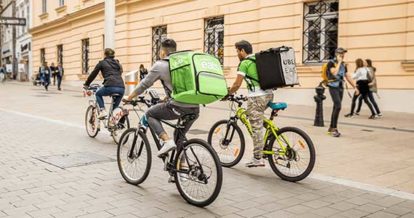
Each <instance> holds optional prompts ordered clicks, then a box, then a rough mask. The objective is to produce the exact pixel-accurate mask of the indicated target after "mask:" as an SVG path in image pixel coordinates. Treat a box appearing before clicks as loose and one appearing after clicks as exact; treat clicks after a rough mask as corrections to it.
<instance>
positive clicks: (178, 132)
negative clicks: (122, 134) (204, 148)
mask: <svg viewBox="0 0 414 218" xmlns="http://www.w3.org/2000/svg"><path fill="white" fill-rule="evenodd" d="M145 105H146V106H147V107H151V106H152V104H151V103H150V102H145ZM140 109H141V108H140ZM134 111H135V113H136V114H137V116H138V119H139V120H140V123H139V125H138V128H137V132H135V135H134V140H133V144H132V147H131V151H133V150H134V149H135V145H136V140H137V138H138V137H137V135H138V131H142V132H143V133H144V134H147V132H148V129H149V130H150V133H151V135H152V138H153V139H154V142H155V145H156V146H157V149H158V150H160V149H161V143H160V139H159V137H158V136H157V134H156V133H155V131H154V130H153V129H152V128H150V127H149V126H148V125H142V122H141V119H142V118H143V117H141V116H139V114H138V112H136V110H134ZM141 111H143V110H142V109H141ZM144 116H145V115H144ZM161 122H162V123H164V124H166V125H168V126H170V127H172V128H174V129H175V131H174V139H175V143H176V144H177V149H176V150H173V151H172V153H171V156H169V160H168V161H167V162H166V161H165V157H163V158H162V159H163V161H164V163H165V164H166V165H165V166H166V170H167V171H168V172H169V173H170V175H171V176H172V175H173V174H174V173H187V174H188V173H189V170H177V169H176V166H174V165H173V164H174V163H175V160H177V159H178V158H179V157H178V154H180V153H181V151H182V150H184V148H183V146H182V145H183V144H182V143H178V142H179V141H178V139H180V138H181V139H183V141H182V142H183V143H184V142H185V141H187V138H186V137H185V134H184V132H183V130H184V128H185V126H184V124H183V123H182V122H183V121H182V120H181V119H179V121H178V123H177V124H173V123H170V122H168V121H165V120H161ZM143 147H144V141H142V142H141V144H140V147H139V148H138V154H137V155H138V157H139V156H140V155H141V152H142V149H143ZM190 150H191V152H192V153H193V155H194V157H195V158H196V161H197V163H198V164H199V165H200V166H201V164H200V160H199V159H198V157H197V155H195V153H194V150H193V148H190ZM129 155H130V158H132V157H133V152H130V154H129ZM184 157H185V159H186V161H187V163H190V162H189V159H188V155H187V154H186V150H184ZM200 172H201V173H202V174H204V170H203V167H200Z"/></svg>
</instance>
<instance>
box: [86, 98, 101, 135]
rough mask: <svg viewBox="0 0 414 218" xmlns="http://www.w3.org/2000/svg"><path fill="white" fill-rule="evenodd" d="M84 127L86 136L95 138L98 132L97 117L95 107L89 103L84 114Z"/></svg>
mask: <svg viewBox="0 0 414 218" xmlns="http://www.w3.org/2000/svg"><path fill="white" fill-rule="evenodd" d="M85 127H86V132H87V133H88V136H89V137H91V138H95V137H96V135H98V132H99V119H98V112H97V110H96V107H94V106H92V105H90V106H89V107H88V109H87V110H86V114H85Z"/></svg>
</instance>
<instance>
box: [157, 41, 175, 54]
mask: <svg viewBox="0 0 414 218" xmlns="http://www.w3.org/2000/svg"><path fill="white" fill-rule="evenodd" d="M161 49H163V50H164V51H166V53H167V54H170V53H173V52H175V51H177V43H175V41H174V39H164V40H162V41H161Z"/></svg>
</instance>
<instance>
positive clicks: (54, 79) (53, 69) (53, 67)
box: [50, 62, 57, 86]
mask: <svg viewBox="0 0 414 218" xmlns="http://www.w3.org/2000/svg"><path fill="white" fill-rule="evenodd" d="M50 72H51V74H52V77H53V85H54V86H55V85H56V76H57V67H56V66H55V63H53V62H52V64H51V65H50Z"/></svg>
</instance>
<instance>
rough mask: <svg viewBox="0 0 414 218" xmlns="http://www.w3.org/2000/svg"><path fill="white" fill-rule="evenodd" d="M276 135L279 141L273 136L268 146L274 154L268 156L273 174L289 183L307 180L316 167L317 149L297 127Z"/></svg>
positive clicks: (281, 130)
mask: <svg viewBox="0 0 414 218" xmlns="http://www.w3.org/2000/svg"><path fill="white" fill-rule="evenodd" d="M276 134H277V136H278V140H276V138H275V136H274V135H272V136H270V140H269V144H268V145H270V146H271V148H272V151H273V152H274V154H273V155H268V160H269V164H270V166H271V168H272V170H273V172H275V173H276V175H278V176H279V177H280V178H281V179H283V180H286V181H289V182H297V181H300V180H302V179H304V178H306V177H307V176H308V175H309V174H310V173H311V171H312V169H313V167H314V165H315V148H314V146H313V143H312V140H311V139H310V137H309V136H308V135H307V134H306V133H305V132H304V131H302V130H300V129H298V128H295V127H284V128H281V129H279V131H277V133H276ZM284 148H285V149H284ZM265 150H266V149H265Z"/></svg>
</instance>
